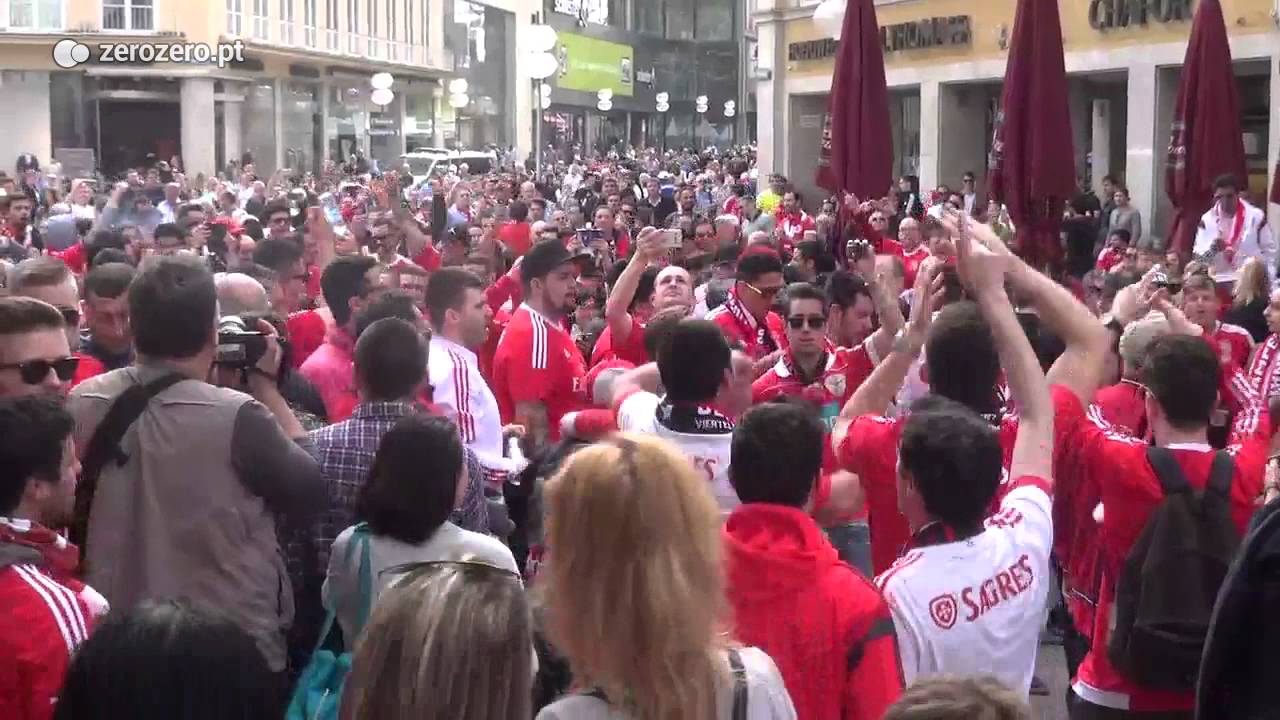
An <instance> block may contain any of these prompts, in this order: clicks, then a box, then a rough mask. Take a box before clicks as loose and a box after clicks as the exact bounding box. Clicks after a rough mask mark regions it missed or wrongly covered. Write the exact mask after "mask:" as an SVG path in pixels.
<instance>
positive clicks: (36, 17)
mask: <svg viewBox="0 0 1280 720" xmlns="http://www.w3.org/2000/svg"><path fill="white" fill-rule="evenodd" d="M62 4H63V0H9V13H8V17H7V18H4V19H5V20H7V21H8V23H9V25H8V28H7V29H8V30H61V29H62V28H63V23H62Z"/></svg>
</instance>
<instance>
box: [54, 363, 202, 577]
mask: <svg viewBox="0 0 1280 720" xmlns="http://www.w3.org/2000/svg"><path fill="white" fill-rule="evenodd" d="M185 379H186V378H185V377H184V376H182V375H179V374H177V373H171V374H168V375H165V376H164V377H161V378H157V379H155V380H152V381H151V382H149V383H147V384H146V385H141V384H139V385H133V386H131V387H129V388H127V389H126V390H125V391H124V392H122V393H120V396H119V397H117V398H116V399H115V401H114V402H112V403H111V407H110V408H108V409H107V414H106V415H104V416H103V418H102V422H100V423H98V427H97V428H96V429H95V430H94V431H93V436H92V437H91V438H90V439H89V444H88V446H87V447H86V448H85V452H84V458H83V459H82V460H81V470H80V483H79V484H78V485H77V486H76V500H75V516H74V518H73V519H72V522H71V541H72V542H73V543H75V544H76V545H78V546H80V562H81V568H82V570H83V567H84V562H85V545H86V542H87V540H88V534H89V511H90V510H91V509H92V508H93V496H94V494H95V493H96V492H97V489H98V477H99V476H100V475H101V474H102V471H103V470H104V469H105V468H106V467H107V463H108V462H111V461H113V460H114V461H115V463H116V464H117V465H124V464H125V463H126V462H128V461H129V456H128V455H125V453H124V451H123V450H121V449H120V441H121V440H122V439H123V438H124V435H125V433H127V432H128V431H129V428H130V427H131V426H132V425H133V424H134V423H135V422H137V420H138V418H139V417H141V415H142V413H143V412H145V411H146V409H147V405H148V404H149V403H150V402H151V399H152V398H154V397H155V396H157V395H159V394H160V393H162V392H164V391H165V390H167V389H169V388H170V387H173V386H174V385H176V384H177V383H179V382H182V381H183V380H185Z"/></svg>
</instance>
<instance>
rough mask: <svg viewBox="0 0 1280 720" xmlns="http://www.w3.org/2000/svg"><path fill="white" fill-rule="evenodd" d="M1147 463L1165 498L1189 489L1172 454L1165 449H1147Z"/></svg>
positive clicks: (1189, 486) (1152, 447) (1153, 447)
mask: <svg viewBox="0 0 1280 720" xmlns="http://www.w3.org/2000/svg"><path fill="white" fill-rule="evenodd" d="M1147 462H1149V463H1150V464H1151V469H1152V470H1155V472H1156V478H1158V479H1159V480H1160V488H1161V489H1162V490H1164V494H1165V495H1166V496H1168V495H1172V494H1174V493H1179V492H1183V491H1185V490H1190V489H1191V485H1190V484H1189V483H1188V482H1187V476H1186V475H1184V474H1183V473H1182V467H1181V466H1179V465H1178V461H1177V460H1176V459H1174V457H1173V453H1171V452H1169V451H1168V450H1167V449H1165V448H1162V447H1155V446H1151V447H1148V448H1147Z"/></svg>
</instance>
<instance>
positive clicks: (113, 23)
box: [102, 0, 156, 31]
mask: <svg viewBox="0 0 1280 720" xmlns="http://www.w3.org/2000/svg"><path fill="white" fill-rule="evenodd" d="M102 29H103V30H139V31H150V30H155V29H156V27H155V13H154V8H153V7H152V4H151V0H102Z"/></svg>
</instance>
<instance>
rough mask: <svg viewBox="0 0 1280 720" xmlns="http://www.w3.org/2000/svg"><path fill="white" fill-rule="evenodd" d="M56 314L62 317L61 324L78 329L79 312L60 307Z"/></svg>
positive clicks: (75, 309) (77, 309) (70, 308)
mask: <svg viewBox="0 0 1280 720" xmlns="http://www.w3.org/2000/svg"><path fill="white" fill-rule="evenodd" d="M58 312H59V313H60V314H61V315H62V322H64V323H66V324H67V327H80V310H79V308H73V307H60V308H58Z"/></svg>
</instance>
